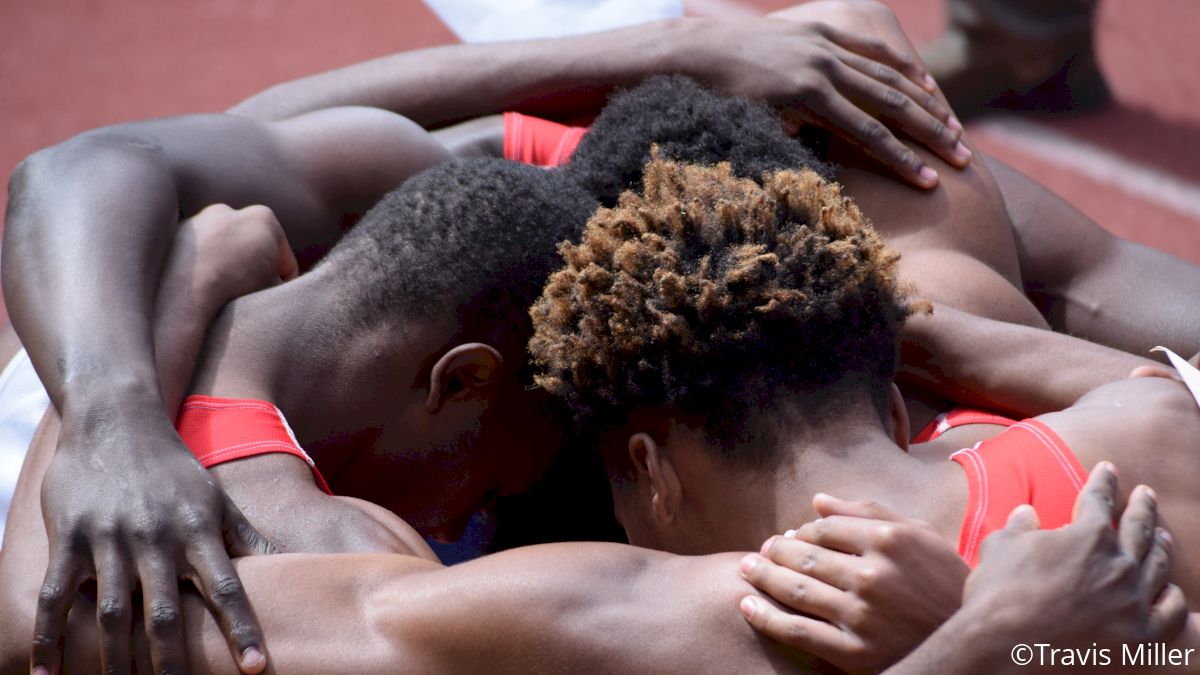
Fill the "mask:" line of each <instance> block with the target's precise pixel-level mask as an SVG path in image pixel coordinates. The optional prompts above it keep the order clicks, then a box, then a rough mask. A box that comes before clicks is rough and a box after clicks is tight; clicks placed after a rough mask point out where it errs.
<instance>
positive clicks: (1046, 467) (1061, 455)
mask: <svg viewBox="0 0 1200 675" xmlns="http://www.w3.org/2000/svg"><path fill="white" fill-rule="evenodd" d="M950 459H952V460H954V461H956V462H958V463H959V464H960V465H962V468H963V471H965V472H966V474H967V492H968V494H967V510H966V514H965V516H964V517H963V524H962V530H961V531H960V533H959V540H958V554H959V555H960V556H962V558H963V560H965V561H967V564H968V565H970V566H971V567H972V568H974V567H975V566H976V565H978V564H979V546H980V545H981V544H982V543H983V540H984V539H986V538H987V536H988V535H989V534H991V533H992V532H995V531H996V530H999V529H1002V528H1003V527H1004V525H1005V524H1006V523H1007V522H1008V515H1009V514H1010V513H1012V510H1013V509H1014V508H1016V507H1018V506H1020V505H1021V504H1030V505H1032V506H1033V508H1034V509H1035V510H1036V511H1037V514H1038V519H1039V520H1040V521H1041V526H1042V529H1046V530H1053V529H1057V528H1059V527H1062V526H1063V525H1066V524H1068V523H1070V522H1071V515H1072V511H1073V510H1074V507H1075V498H1076V496H1078V495H1079V491H1080V490H1082V489H1083V484H1084V483H1085V482H1087V472H1086V471H1084V470H1083V465H1082V464H1080V463H1079V458H1077V457H1076V456H1075V453H1074V452H1072V451H1071V448H1069V447H1067V444H1066V443H1065V442H1064V441H1063V440H1062V439H1061V438H1059V436H1058V434H1056V433H1054V431H1053V430H1052V429H1051V428H1050V427H1048V426H1046V425H1045V424H1042V423H1041V422H1039V421H1037V420H1034V419H1028V420H1025V421H1023V422H1019V423H1016V424H1014V425H1013V426H1011V427H1009V428H1008V429H1007V430H1006V431H1003V432H1001V433H1000V434H998V435H996V436H993V437H992V438H989V439H988V440H986V441H983V442H981V443H979V444H978V445H976V446H975V447H974V448H967V449H965V450H959V451H958V452H956V453H954V454H953V455H951V456H950Z"/></svg>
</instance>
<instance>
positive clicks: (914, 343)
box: [900, 305, 1156, 416]
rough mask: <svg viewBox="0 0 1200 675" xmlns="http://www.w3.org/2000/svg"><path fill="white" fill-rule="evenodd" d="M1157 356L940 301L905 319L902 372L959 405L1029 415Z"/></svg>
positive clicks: (1059, 406) (1057, 406)
mask: <svg viewBox="0 0 1200 675" xmlns="http://www.w3.org/2000/svg"><path fill="white" fill-rule="evenodd" d="M1142 365H1156V362H1154V361H1151V360H1149V359H1145V358H1142V357H1139V356H1133V355H1132V354H1128V353H1125V352H1122V351H1118V350H1115V349H1112V348H1109V347H1105V346H1103V345H1098V344H1095V343H1092V342H1087V341H1085V340H1080V339H1078V338H1074V337H1071V336H1069V335H1063V334H1061V333H1054V332H1051V331H1047V330H1042V329H1038V328H1031V327H1029V326H1021V325H1018V324H1012V323H1006V322H1003V321H994V320H991V319H984V318H982V317H977V316H974V315H972V314H967V313H965V312H961V311H958V310H955V309H953V308H950V307H945V306H941V305H939V306H937V307H936V308H935V310H934V312H933V314H932V315H931V316H922V315H918V316H915V317H913V318H911V319H909V321H908V324H907V325H906V326H905V328H904V334H903V337H902V343H901V374H900V379H902V380H903V381H906V382H910V383H914V384H919V385H921V386H924V387H927V388H929V389H932V390H933V391H936V392H937V393H939V394H941V395H942V396H945V397H947V398H950V399H951V400H953V401H956V402H958V403H961V404H964V405H975V406H980V407H985V408H988V409H992V410H997V411H1002V412H1008V413H1013V414H1017V415H1021V416H1033V415H1038V414H1041V413H1045V412H1052V411H1056V410H1062V409H1064V408H1067V407H1069V406H1071V405H1072V404H1074V403H1075V401H1076V400H1078V399H1079V397H1080V396H1083V395H1084V394H1086V393H1087V392H1089V391H1091V390H1092V389H1095V388H1096V387H1099V386H1101V385H1103V384H1107V383H1109V382H1114V381H1116V380H1120V379H1123V378H1125V377H1128V376H1129V373H1130V371H1132V370H1133V369H1134V368H1137V367H1138V366H1142Z"/></svg>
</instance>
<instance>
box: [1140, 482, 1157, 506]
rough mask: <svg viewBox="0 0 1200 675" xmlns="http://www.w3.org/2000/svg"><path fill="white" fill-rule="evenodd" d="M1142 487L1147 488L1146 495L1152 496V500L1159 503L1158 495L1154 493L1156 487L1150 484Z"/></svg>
mask: <svg viewBox="0 0 1200 675" xmlns="http://www.w3.org/2000/svg"><path fill="white" fill-rule="evenodd" d="M1142 487H1143V489H1145V490H1146V496H1147V497H1149V498H1150V501H1152V502H1154V503H1155V504H1157V503H1158V495H1156V494H1154V488H1152V487H1149V486H1142Z"/></svg>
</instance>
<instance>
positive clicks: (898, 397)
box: [889, 383, 912, 452]
mask: <svg viewBox="0 0 1200 675" xmlns="http://www.w3.org/2000/svg"><path fill="white" fill-rule="evenodd" d="M891 387H892V394H891V401H890V404H889V408H890V410H889V414H890V415H891V418H892V440H894V441H896V445H898V446H900V449H901V450H903V451H905V452H908V440H909V438H910V437H911V433H912V429H911V428H910V427H909V421H908V406H906V405H904V395H903V394H901V393H900V387H897V386H896V385H895V383H893V384H892V385H891Z"/></svg>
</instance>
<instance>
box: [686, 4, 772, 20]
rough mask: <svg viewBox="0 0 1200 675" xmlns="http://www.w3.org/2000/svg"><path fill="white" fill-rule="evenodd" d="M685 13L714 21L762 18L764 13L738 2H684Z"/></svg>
mask: <svg viewBox="0 0 1200 675" xmlns="http://www.w3.org/2000/svg"><path fill="white" fill-rule="evenodd" d="M683 11H684V12H685V13H687V14H688V15H689V16H706V17H709V18H712V19H745V18H747V17H752V16H762V12H760V11H758V10H757V9H755V8H753V7H751V6H749V5H746V4H743V3H741V2H738V1H737V0H684V2H683Z"/></svg>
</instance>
